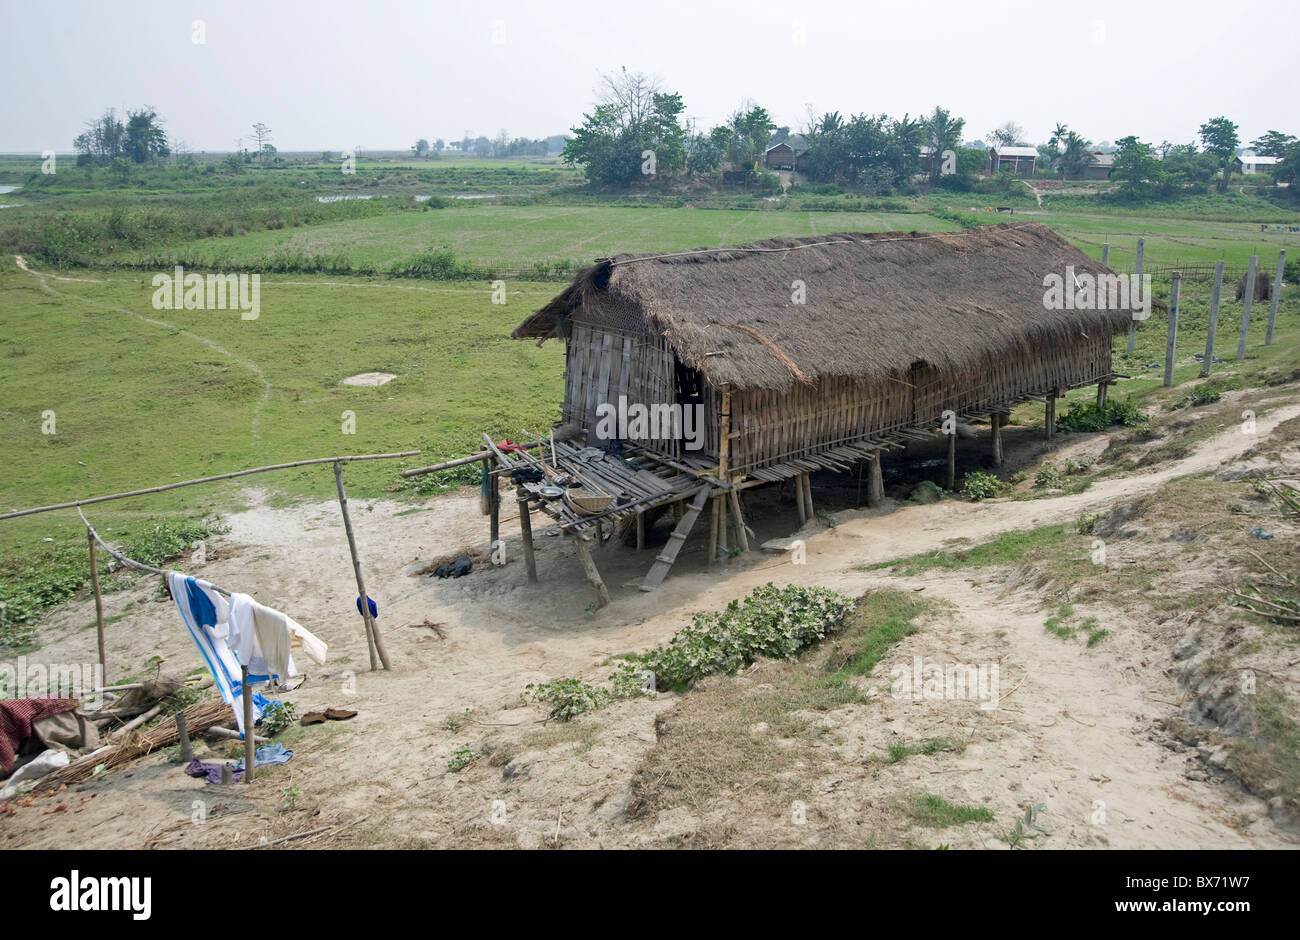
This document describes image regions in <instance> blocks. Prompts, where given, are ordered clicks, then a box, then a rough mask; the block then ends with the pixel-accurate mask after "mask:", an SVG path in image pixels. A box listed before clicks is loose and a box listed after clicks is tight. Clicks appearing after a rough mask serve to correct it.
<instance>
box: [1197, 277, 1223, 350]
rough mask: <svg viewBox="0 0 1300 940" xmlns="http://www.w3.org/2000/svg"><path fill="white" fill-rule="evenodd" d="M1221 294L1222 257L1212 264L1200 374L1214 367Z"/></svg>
mask: <svg viewBox="0 0 1300 940" xmlns="http://www.w3.org/2000/svg"><path fill="white" fill-rule="evenodd" d="M1222 296H1223V259H1222V258H1220V259H1219V261H1218V263H1217V264H1215V266H1214V293H1213V294H1211V295H1210V326H1209V329H1208V331H1207V332H1206V334H1205V361H1204V362H1202V363H1201V375H1209V374H1210V372H1211V370H1213V369H1214V337H1215V334H1216V333H1218V331H1219V300H1220V299H1221V298H1222Z"/></svg>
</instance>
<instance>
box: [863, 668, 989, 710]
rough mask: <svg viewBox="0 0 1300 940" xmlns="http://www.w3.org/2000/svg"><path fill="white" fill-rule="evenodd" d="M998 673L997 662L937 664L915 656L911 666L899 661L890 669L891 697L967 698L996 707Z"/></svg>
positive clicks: (927, 699) (987, 707)
mask: <svg viewBox="0 0 1300 940" xmlns="http://www.w3.org/2000/svg"><path fill="white" fill-rule="evenodd" d="M998 673H999V666H998V664H997V663H980V664H978V665H975V664H973V663H949V664H948V665H946V666H940V665H939V664H938V663H926V662H925V661H924V660H922V659H921V657H920V656H914V657H912V663H911V666H910V667H909V666H908V665H907V664H906V663H900V664H899V665H897V666H894V667H893V668H892V669H890V670H889V677H890V686H889V692H890V694H891V695H893V697H894V698H910V699H912V700H913V701H916V702H920V701H940V700H961V699H969V700H973V701H978V702H979V703H980V708H982V709H984V710H986V711H991V710H993V709H995V708H997V707H998V689H999V676H998Z"/></svg>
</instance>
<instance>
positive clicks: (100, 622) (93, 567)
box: [86, 528, 108, 681]
mask: <svg viewBox="0 0 1300 940" xmlns="http://www.w3.org/2000/svg"><path fill="white" fill-rule="evenodd" d="M86 541H87V542H89V543H90V587H91V589H92V590H93V591H94V592H95V637H96V639H97V640H98V641H99V674H100V676H101V677H102V678H101V681H103V678H106V677H107V676H108V672H107V670H108V664H107V662H106V661H105V656H104V595H103V594H101V593H100V592H99V563H98V562H97V561H96V560H95V536H94V534H93V533H92V532H91V531H90V529H89V528H87V529H86Z"/></svg>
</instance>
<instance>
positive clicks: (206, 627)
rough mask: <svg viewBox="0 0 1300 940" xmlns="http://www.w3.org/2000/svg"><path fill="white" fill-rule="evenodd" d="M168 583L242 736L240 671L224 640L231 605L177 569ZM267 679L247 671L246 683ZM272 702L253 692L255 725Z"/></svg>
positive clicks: (186, 626)
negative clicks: (233, 714) (232, 712)
mask: <svg viewBox="0 0 1300 940" xmlns="http://www.w3.org/2000/svg"><path fill="white" fill-rule="evenodd" d="M167 584H168V586H169V587H170V588H171V592H172V599H173V600H174V601H176V607H177V608H178V609H179V610H180V612H181V620H183V621H184V622H185V628H186V630H188V631H189V634H190V639H192V640H193V641H194V645H195V646H196V647H198V650H199V655H200V656H202V657H203V662H204V664H205V665H206V666H207V667H208V671H209V672H211V673H212V678H213V679H214V680H215V681H216V684H217V691H218V692H220V693H221V700H222V701H223V702H225V703H226V704H227V705H229V706H230V707H231V709H232V710H233V711H234V713H235V724H236V725H237V726H238V727H239V733H240V735H243V733H244V709H243V705H242V704H241V702H240V699H241V696H242V695H243V694H244V686H243V679H242V673H241V670H240V666H239V660H238V659H236V658H235V654H234V653H233V652H231V650H230V644H229V643H227V642H226V637H227V636H228V635H229V626H228V623H229V617H230V605H229V604H227V603H226V599H225V598H224V597H222V596H221V595H220V594H218V593H217V592H216V590H215V589H213V587H212V585H211V584H209V583H208V582H207V581H200V580H198V579H197V578H193V577H190V576H188V575H184V574H181V573H180V572H179V571H173V572H170V573H169V574H168V575H167ZM270 679H271V677H270V676H263V675H253V674H252V673H250V674H249V676H248V683H249V685H254V684H256V683H264V682H269V681H270ZM272 704H273V703H272V702H271V700H270V699H268V698H266V697H265V696H263V695H261V694H260V693H257V692H254V693H253V723H254V724H256V723H257V722H259V721H261V720H262V712H263V710H264V709H266V708H267V707H269V706H270V705H272Z"/></svg>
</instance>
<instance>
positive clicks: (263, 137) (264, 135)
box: [253, 123, 271, 154]
mask: <svg viewBox="0 0 1300 940" xmlns="http://www.w3.org/2000/svg"><path fill="white" fill-rule="evenodd" d="M253 137H254V139H256V140H257V152H258V153H259V154H260V153H262V152H263V151H264V149H265V147H266V143H267V141H269V140H270V139H271V129H270V128H269V127H267V126H266V125H265V124H261V123H258V124H254V125H253Z"/></svg>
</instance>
